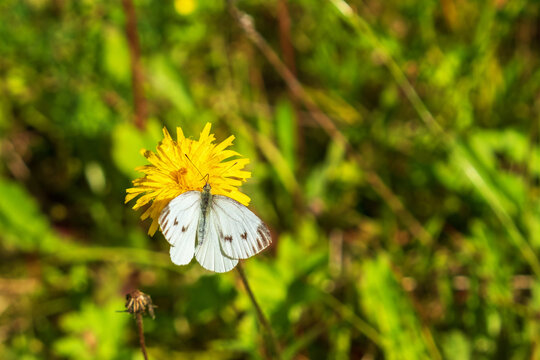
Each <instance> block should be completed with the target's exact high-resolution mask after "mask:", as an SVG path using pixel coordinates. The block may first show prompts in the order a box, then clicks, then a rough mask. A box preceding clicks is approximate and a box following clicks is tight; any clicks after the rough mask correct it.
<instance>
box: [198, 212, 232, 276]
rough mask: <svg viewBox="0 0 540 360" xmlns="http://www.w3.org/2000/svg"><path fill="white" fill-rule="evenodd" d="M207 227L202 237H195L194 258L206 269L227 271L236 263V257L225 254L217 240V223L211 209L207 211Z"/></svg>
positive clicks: (220, 271)
mask: <svg viewBox="0 0 540 360" xmlns="http://www.w3.org/2000/svg"><path fill="white" fill-rule="evenodd" d="M206 226H207V229H206V231H204V234H205V237H204V239H197V246H196V249H195V258H196V259H197V261H198V262H199V264H201V266H202V267H204V268H205V269H207V270H210V271H215V272H219V273H222V272H227V271H229V270H231V269H232V268H234V267H235V266H236V264H238V260H237V259H232V258H230V257H229V256H227V255H225V254H224V253H223V251H222V249H221V246H220V241H219V231H220V229H219V224H218V223H217V222H216V216H215V213H214V212H213V211H209V212H208V221H207V225H206Z"/></svg>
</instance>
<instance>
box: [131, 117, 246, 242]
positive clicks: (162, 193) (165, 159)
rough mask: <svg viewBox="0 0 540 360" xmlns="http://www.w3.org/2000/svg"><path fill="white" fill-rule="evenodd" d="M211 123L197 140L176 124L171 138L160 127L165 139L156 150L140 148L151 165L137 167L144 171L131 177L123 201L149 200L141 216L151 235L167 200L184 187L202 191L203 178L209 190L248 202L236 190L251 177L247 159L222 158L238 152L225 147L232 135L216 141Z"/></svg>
mask: <svg viewBox="0 0 540 360" xmlns="http://www.w3.org/2000/svg"><path fill="white" fill-rule="evenodd" d="M210 127H211V124H210V123H207V124H206V126H205V127H204V129H203V131H202V132H201V135H200V137H199V141H195V140H191V139H186V138H185V137H184V133H183V132H182V129H181V128H179V127H178V128H176V134H177V135H176V141H174V140H173V139H172V138H171V135H169V132H168V131H167V129H166V128H163V136H164V139H163V140H162V141H161V142H160V143H159V144H158V146H157V151H156V153H153V152H152V151H148V150H145V149H142V150H141V154H142V155H143V156H144V157H146V158H147V159H148V161H150V164H151V165H146V166H140V167H138V168H137V169H136V170H137V171H140V172H142V173H144V174H145V175H144V176H143V177H141V178H139V179H136V180H133V187H132V188H129V189H127V190H126V191H127V195H126V203H127V202H128V201H131V200H133V199H134V198H136V197H137V196H139V195H140V197H139V198H138V199H137V202H136V203H135V205H134V206H133V209H134V210H137V209H139V208H141V207H143V206H145V205H147V204H150V206H149V207H148V209H146V211H145V212H144V213H143V214H142V215H141V219H143V220H144V219H146V218H148V217H150V218H151V219H152V224H151V225H150V229H149V230H148V234H150V235H154V233H155V232H156V230H157V229H158V227H159V224H158V218H159V214H160V213H161V210H163V208H164V207H165V206H167V204H168V203H169V201H171V200H172V199H174V198H175V197H177V196H178V195H180V194H182V193H185V192H186V191H191V190H197V191H202V188H203V186H204V185H205V184H206V181H208V184H210V186H211V187H212V194H214V195H225V196H228V197H230V198H232V199H234V200H236V201H238V202H240V203H242V204H244V205H246V206H247V205H248V204H249V201H250V198H249V197H248V196H247V195H245V194H243V193H241V192H240V191H239V190H238V187H239V186H240V185H242V183H243V182H245V181H246V180H247V179H249V178H250V177H251V172H249V171H244V170H242V169H243V168H244V166H246V164H248V163H249V159H246V158H237V159H234V160H228V161H224V160H226V159H229V158H230V157H232V156H240V154H238V153H237V152H235V151H232V150H226V148H227V147H229V146H230V145H232V142H233V140H234V136H229V137H228V138H227V139H225V140H224V141H223V142H221V143H220V144H218V145H216V144H214V141H215V137H214V134H210ZM186 155H187V156H186ZM188 157H189V158H188Z"/></svg>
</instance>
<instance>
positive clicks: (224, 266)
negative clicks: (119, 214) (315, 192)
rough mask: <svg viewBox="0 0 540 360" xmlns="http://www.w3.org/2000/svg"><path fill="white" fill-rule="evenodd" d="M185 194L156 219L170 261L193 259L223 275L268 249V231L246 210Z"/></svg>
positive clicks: (206, 193) (217, 198) (225, 200)
mask: <svg viewBox="0 0 540 360" xmlns="http://www.w3.org/2000/svg"><path fill="white" fill-rule="evenodd" d="M210 189H211V188H210V185H209V184H208V183H206V185H205V186H204V188H203V191H202V192H201V191H187V192H185V193H183V194H181V195H179V196H177V197H176V198H174V199H173V200H171V202H169V204H168V205H167V206H166V207H165V208H164V209H163V210H162V211H161V214H160V215H159V225H160V226H161V232H162V233H163V235H164V236H165V238H166V239H167V241H168V242H169V243H170V244H171V250H170V254H171V260H172V262H173V263H175V264H177V265H186V264H189V263H190V262H191V259H192V258H193V255H195V258H196V259H197V261H198V262H199V263H200V264H201V265H202V266H203V267H204V268H206V269H208V270H211V271H215V272H226V271H229V270H231V269H232V268H234V267H235V266H236V264H238V259H247V258H249V257H251V256H253V255H255V254H257V253H259V252H261V251H262V250H263V249H265V248H266V247H268V245H270V243H271V242H272V238H271V236H270V231H269V230H268V227H267V226H266V225H265V224H264V223H263V222H262V220H261V219H259V218H258V217H257V215H255V214H254V213H252V212H251V211H250V210H249V209H248V208H247V207H245V206H244V205H242V204H240V203H239V202H238V201H235V200H233V199H231V198H229V197H227V196H223V195H212V194H211V193H210Z"/></svg>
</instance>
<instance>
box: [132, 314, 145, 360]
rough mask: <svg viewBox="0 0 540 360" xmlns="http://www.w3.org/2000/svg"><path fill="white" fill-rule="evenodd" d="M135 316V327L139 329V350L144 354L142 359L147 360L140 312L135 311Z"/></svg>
mask: <svg viewBox="0 0 540 360" xmlns="http://www.w3.org/2000/svg"><path fill="white" fill-rule="evenodd" d="M135 318H136V319H137V329H138V330H139V342H140V344H141V351H142V354H143V356H144V360H148V354H147V353H146V345H145V343H144V331H143V320H142V314H141V313H140V312H138V313H136V314H135Z"/></svg>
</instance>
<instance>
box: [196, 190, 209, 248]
mask: <svg viewBox="0 0 540 360" xmlns="http://www.w3.org/2000/svg"><path fill="white" fill-rule="evenodd" d="M210 190H211V188H210V185H209V184H208V183H206V184H205V185H204V187H203V191H202V192H201V215H200V217H199V224H198V226H197V228H198V229H197V239H198V242H199V243H202V242H203V241H204V237H205V234H206V233H208V215H209V214H208V213H209V210H210V203H211V201H212V193H211V192H210Z"/></svg>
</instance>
